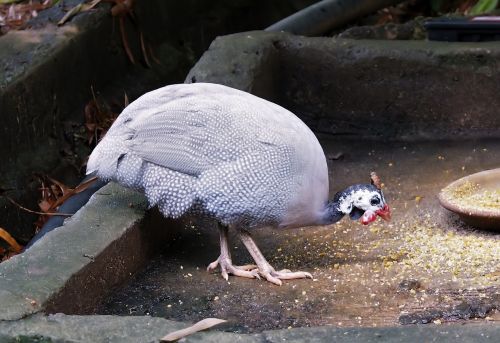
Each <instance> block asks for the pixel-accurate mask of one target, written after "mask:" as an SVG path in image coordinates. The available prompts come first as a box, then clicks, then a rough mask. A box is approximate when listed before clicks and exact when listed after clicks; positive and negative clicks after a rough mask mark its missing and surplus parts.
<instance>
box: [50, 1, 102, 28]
mask: <svg viewBox="0 0 500 343" xmlns="http://www.w3.org/2000/svg"><path fill="white" fill-rule="evenodd" d="M101 1H102V0H93V1H91V2H90V3H81V4H78V5H76V6H75V7H73V8H71V9H70V10H69V11H68V12H67V13H66V14H65V15H64V17H62V18H61V20H59V21H58V22H57V25H59V26H61V25H64V24H65V23H66V22H67V21H69V20H70V19H71V18H73V17H74V16H75V15H77V14H78V13H83V12H86V11H89V10H91V9H93V8H94V7H96V6H97V5H98V4H99V3H100V2H101Z"/></svg>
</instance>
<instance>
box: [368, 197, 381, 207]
mask: <svg viewBox="0 0 500 343" xmlns="http://www.w3.org/2000/svg"><path fill="white" fill-rule="evenodd" d="M378 204H380V199H379V198H377V197H375V198H372V199H371V200H370V205H372V206H376V205H378Z"/></svg>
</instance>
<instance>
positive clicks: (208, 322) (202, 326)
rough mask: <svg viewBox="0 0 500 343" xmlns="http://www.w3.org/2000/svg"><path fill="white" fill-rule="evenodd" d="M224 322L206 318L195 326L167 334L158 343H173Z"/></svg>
mask: <svg viewBox="0 0 500 343" xmlns="http://www.w3.org/2000/svg"><path fill="white" fill-rule="evenodd" d="M226 321H227V320H224V319H218V318H206V319H203V320H200V321H199V322H197V323H196V324H193V325H191V326H190V327H187V328H185V329H182V330H177V331H174V332H172V333H169V334H168V335H166V336H165V337H163V338H162V339H161V340H160V342H175V341H177V340H179V339H181V338H184V337H186V336H189V335H192V334H193V333H196V332H199V331H203V330H206V329H210V328H211V327H213V326H215V325H219V324H222V323H225V322H226Z"/></svg>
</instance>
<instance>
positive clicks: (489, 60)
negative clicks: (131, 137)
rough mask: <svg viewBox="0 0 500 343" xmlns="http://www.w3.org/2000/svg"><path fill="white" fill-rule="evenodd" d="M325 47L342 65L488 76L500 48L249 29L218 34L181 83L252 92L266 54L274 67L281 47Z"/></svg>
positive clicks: (265, 61) (473, 44)
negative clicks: (363, 62)
mask: <svg viewBox="0 0 500 343" xmlns="http://www.w3.org/2000/svg"><path fill="white" fill-rule="evenodd" d="M325 45H330V46H332V48H330V49H329V51H326V53H328V54H332V53H335V54H341V55H345V57H346V58H344V59H343V62H345V63H356V62H357V60H358V59H370V60H372V59H374V58H388V59H396V58H401V57H402V56H404V59H405V60H414V61H419V62H421V63H423V64H426V63H431V64H443V67H449V68H470V69H474V70H475V71H477V72H478V73H479V74H485V75H491V74H492V72H493V70H492V69H495V70H497V69H498V68H499V67H498V66H497V58H496V57H497V56H499V55H500V46H499V45H498V44H495V43H492V42H485V43H480V44H478V43H461V44H460V45H457V44H450V43H443V42H432V41H424V40H422V41H418V40H413V41H395V40H373V39H366V40H354V39H343V38H330V37H302V36H295V35H292V34H289V33H286V32H267V31H248V32H241V33H235V34H230V35H226V36H219V37H217V38H216V39H215V40H214V41H213V42H212V44H211V45H210V47H209V49H208V50H207V51H206V52H205V53H204V54H203V56H202V57H201V58H200V60H199V61H198V62H197V63H196V65H195V66H194V67H193V68H191V70H190V71H189V73H188V75H187V77H186V80H185V83H194V82H214V83H221V84H225V85H228V86H231V87H234V88H238V89H241V90H244V91H247V92H252V93H253V90H254V88H255V86H254V84H255V82H256V80H257V81H259V79H260V78H261V77H264V75H265V74H267V73H266V71H265V70H261V68H263V67H264V66H265V64H269V63H270V59H271V58H276V59H275V60H274V61H272V63H271V64H272V66H273V67H279V66H277V65H276V63H279V60H278V56H277V55H278V54H279V53H280V51H279V50H280V49H282V48H292V49H295V50H299V49H301V48H303V49H310V50H316V49H322V48H324V46H325ZM352 57H355V58H352ZM221 61H228V62H227V63H221ZM375 64H376V61H375ZM271 70H272V69H271ZM274 73H276V70H275V71H274Z"/></svg>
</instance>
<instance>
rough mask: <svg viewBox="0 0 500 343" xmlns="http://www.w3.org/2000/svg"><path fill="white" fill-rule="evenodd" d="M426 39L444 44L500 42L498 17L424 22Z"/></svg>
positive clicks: (499, 20) (440, 19) (443, 19)
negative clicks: (443, 42) (426, 33)
mask: <svg viewBox="0 0 500 343" xmlns="http://www.w3.org/2000/svg"><path fill="white" fill-rule="evenodd" d="M424 27H425V28H426V29H427V32H428V35H427V37H428V39H429V40H435V41H446V42H488V41H499V40H500V17H498V16H494V17H493V16H491V17H473V18H439V19H433V20H429V21H427V22H425V24H424Z"/></svg>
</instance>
